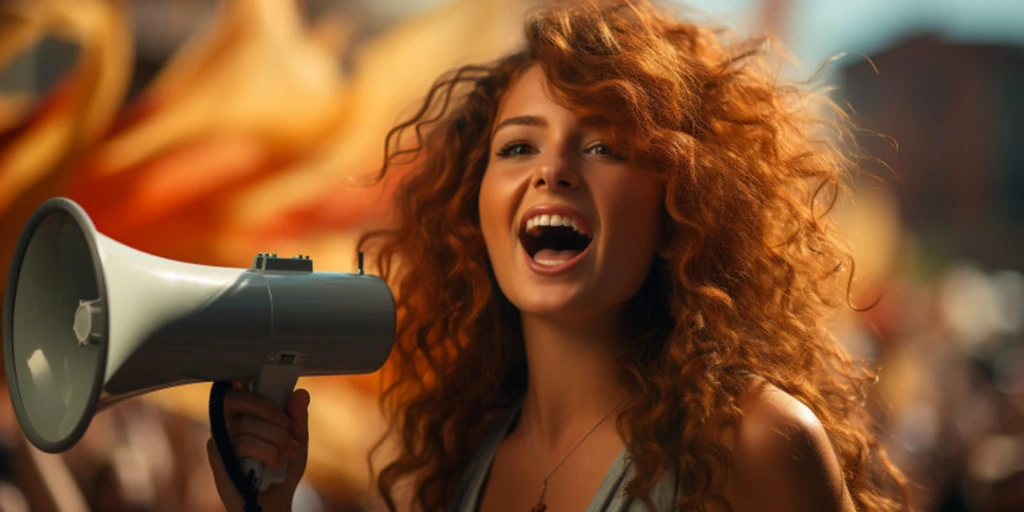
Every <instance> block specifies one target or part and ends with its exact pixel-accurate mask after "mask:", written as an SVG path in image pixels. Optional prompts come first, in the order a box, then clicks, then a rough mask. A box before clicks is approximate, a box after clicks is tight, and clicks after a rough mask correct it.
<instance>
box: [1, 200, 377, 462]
mask: <svg viewBox="0 0 1024 512" xmlns="http://www.w3.org/2000/svg"><path fill="white" fill-rule="evenodd" d="M394 334H395V308H394V301H393V299H392V296H391V292H390V290H389V289H388V287H387V285H386V284H385V283H384V281H383V280H381V279H380V278H378V277H375V276H370V275H363V274H362V273H361V272H360V273H359V274H346V273H328V272H313V271H312V261H311V260H310V259H309V258H308V257H296V258H287V259H285V258H277V257H276V255H270V254H261V255H258V256H257V257H256V258H255V260H254V264H253V266H252V267H251V268H223V267H212V266H205V265H194V264H189V263H182V262H178V261H173V260H169V259H165V258H160V257H157V256H153V255H150V254H146V253H144V252H141V251H138V250H135V249H132V248H130V247H128V246H126V245H123V244H121V243H118V242H116V241H114V240H112V239H110V238H108V237H106V236H104V235H102V234H100V233H98V232H97V231H96V229H95V227H94V226H93V224H92V222H91V221H90V220H89V217H88V216H87V215H86V213H85V212H84V211H83V210H82V209H81V208H80V207H79V206H78V205H76V204H75V203H74V202H72V201H70V200H67V199H62V198H56V199H51V200H49V201H47V202H45V203H43V204H42V205H41V206H40V207H39V208H38V209H37V210H36V212H35V213H34V214H33V215H32V217H31V218H30V219H29V221H28V224H27V225H26V226H25V229H24V231H23V232H22V235H21V238H20V240H19V242H18V246H17V249H16V251H15V254H14V258H13V261H12V264H11V270H10V276H9V280H8V284H7V291H6V295H5V301H4V311H3V356H4V363H5V368H6V376H7V383H8V386H9V389H10V394H11V401H12V403H13V405H14V410H15V412H16V414H17V417H18V421H19V423H20V424H21V426H22V429H23V430H24V431H25V434H26V436H27V437H28V439H29V440H30V441H31V442H32V444H34V445H35V446H37V447H38V448H40V449H41V450H44V451H48V452H59V451H63V450H66V449H67V448H69V447H71V446H72V445H74V444H75V443H76V442H77V441H78V440H79V439H80V438H81V437H82V435H83V434H84V432H85V430H86V428H87V427H88V425H89V422H90V420H91V419H92V416H93V415H94V414H95V413H96V412H97V411H99V410H101V409H103V408H104V407H108V406H110V405H111V404H114V403H116V402H117V401H119V400H123V399H126V398H130V397H133V396H138V395H140V394H142V393H145V392H148V391H153V390H156V389H161V388H165V387H169V386H174V385H178V384H185V383H190V382H200V381H226V380H244V381H251V380H254V379H255V380H258V379H259V377H260V376H261V375H264V376H266V375H286V376H287V378H286V379H285V380H286V381H289V382H290V384H288V385H286V386H284V388H285V389H284V391H283V393H284V397H287V393H288V392H290V390H291V386H293V385H294V380H295V378H297V377H298V376H299V375H329V374H352V373H368V372H372V371H374V370H376V369H378V368H380V366H381V365H383V363H384V361H385V360H386V359H387V357H388V354H389V353H390V352H391V345H392V343H393V340H394ZM268 368H274V369H275V370H274V372H276V373H274V372H268V371H267V369H268ZM281 368H285V369H287V371H284V372H282V371H280V369H281ZM274 378H277V377H274ZM278 387H281V386H278ZM270 398H272V399H274V400H275V401H278V402H280V401H281V397H280V396H278V397H270Z"/></svg>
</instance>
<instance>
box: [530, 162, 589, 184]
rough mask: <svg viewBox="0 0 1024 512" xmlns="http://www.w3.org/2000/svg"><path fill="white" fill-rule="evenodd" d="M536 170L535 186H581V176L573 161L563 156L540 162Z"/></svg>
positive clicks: (534, 176)
mask: <svg viewBox="0 0 1024 512" xmlns="http://www.w3.org/2000/svg"><path fill="white" fill-rule="evenodd" d="M538 164H539V165H538V166H537V168H536V169H535V170H534V175H533V186H534V188H545V187H546V188H549V189H568V190H576V189H577V188H579V186H580V176H579V173H578V172H577V171H576V169H574V168H573V165H572V162H570V160H569V159H568V158H565V157H563V156H560V155H559V156H553V157H552V158H548V159H545V160H544V161H541V162H538Z"/></svg>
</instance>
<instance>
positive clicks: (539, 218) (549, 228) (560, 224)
mask: <svg viewBox="0 0 1024 512" xmlns="http://www.w3.org/2000/svg"><path fill="white" fill-rule="evenodd" d="M519 241H520V243H521V244H522V245H523V249H525V250H526V253H527V254H528V255H529V256H530V258H531V259H533V261H535V262H537V263H539V264H541V265H545V266H558V265H561V264H563V263H566V262H568V261H571V260H572V259H573V258H576V257H577V256H579V255H580V254H582V253H583V251H585V250H586V249H587V247H589V246H590V242H591V241H593V236H592V235H591V234H590V233H589V232H588V230H587V228H586V227H584V226H583V224H582V222H580V221H579V220H578V219H574V218H572V217H569V216H566V215H548V214H543V215H536V216H534V217H532V218H530V219H527V221H526V222H525V223H524V224H523V227H522V229H521V230H520V232H519Z"/></svg>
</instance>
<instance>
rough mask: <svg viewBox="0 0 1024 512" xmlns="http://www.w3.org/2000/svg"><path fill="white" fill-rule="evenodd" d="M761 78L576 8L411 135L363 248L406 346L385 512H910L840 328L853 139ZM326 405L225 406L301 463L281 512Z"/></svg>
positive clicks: (655, 22)
mask: <svg viewBox="0 0 1024 512" xmlns="http://www.w3.org/2000/svg"><path fill="white" fill-rule="evenodd" d="M769 70H770V67H769V66H768V65H766V58H765V57H764V56H761V55H760V54H759V52H758V51H757V47H755V46H753V45H752V44H740V45H738V46H727V45H724V44H723V43H722V42H720V40H719V38H718V37H716V35H715V33H713V32H712V31H711V30H709V29H707V28H705V27H702V26H697V25H693V24H689V23H685V22H680V21H676V20H674V19H672V18H671V17H670V16H668V15H667V14H665V13H663V12H661V11H659V10H657V9H655V8H654V7H652V6H650V5H648V4H646V3H644V2H642V1H626V0H621V1H616V2H602V3H600V4H589V3H588V4H586V5H560V6H556V7H552V8H549V9H547V10H544V11H541V12H539V13H537V14H535V15H534V16H533V17H531V18H530V19H529V21H528V22H527V24H526V45H525V48H524V49H523V50H522V51H521V52H519V53H516V54H514V55H511V56H508V57H506V58H504V59H502V60H500V61H498V62H497V63H495V64H493V65H490V66H470V67H465V68H462V69H460V70H457V71H455V72H453V73H451V74H449V75H447V76H445V77H442V79H441V80H439V81H438V82H437V84H435V86H434V87H433V89H432V90H431V91H430V94H429V96H428V98H427V100H426V102H425V104H424V105H423V107H422V109H421V110H420V112H419V113H418V114H417V115H416V116H414V118H413V119H412V120H410V121H409V122H407V123H405V124H403V125H400V126H399V127H397V128H396V129H395V130H394V131H393V132H392V134H391V136H390V137H389V145H388V146H389V151H388V159H387V163H386V165H385V172H386V171H387V170H388V168H389V167H393V166H394V165H395V164H396V162H402V161H409V159H415V164H416V165H415V171H413V172H411V173H409V174H408V175H406V176H404V177H403V178H402V182H401V186H400V187H399V190H398V193H397V205H396V224H395V229H394V230H393V231H388V232H384V233H376V234H374V235H372V236H371V237H369V241H375V242H376V243H378V244H379V245H378V246H376V249H377V250H378V251H379V252H378V254H379V265H380V268H381V269H382V273H383V274H384V275H385V277H386V278H387V279H389V282H391V283H392V285H393V289H394V291H395V293H396V296H397V304H398V313H399V320H400V321H399V325H400V327H399V332H398V337H397V341H396V346H395V349H394V353H393V355H392V362H391V370H392V375H393V379H392V383H391V384H390V386H389V387H388V389H387V390H386V392H385V393H384V395H383V400H384V404H385V405H386V409H387V410H388V411H389V412H390V413H391V417H390V427H391V428H390V432H389V434H390V436H391V439H393V440H396V441H397V445H398V447H399V448H400V451H399V453H398V455H397V458H395V459H394V460H393V461H391V462H390V463H388V464H387V465H385V466H384V467H383V469H381V470H380V472H379V475H378V478H377V479H378V487H379V490H380V492H381V494H382V497H383V501H384V503H385V504H386V505H387V507H388V508H389V509H392V510H395V509H403V510H404V509H416V510H428V511H435V510H453V511H472V510H483V511H488V512H491V511H505V510H508V511H519V512H523V511H526V510H535V511H543V510H545V509H549V510H552V511H565V510H592V511H594V510H601V511H605V510H609V511H611V510H614V511H620V510H733V511H775V510H778V511H815V512H819V511H839V510H842V511H849V510H871V511H876V510H896V509H901V508H903V507H905V505H903V502H904V500H905V498H904V496H903V493H902V485H903V484H902V477H901V475H900V473H899V472H898V470H896V469H895V468H894V467H892V466H891V465H890V464H889V463H888V461H887V460H886V458H885V456H884V453H883V451H882V450H881V448H880V447H879V446H878V443H877V442H876V440H875V439H874V437H873V434H872V432H871V430H870V427H869V425H868V423H867V421H866V420H867V418H866V416H865V412H864V410H863V406H862V403H863V400H864V399H865V394H866V392H867V386H868V384H869V383H870V382H871V380H872V375H870V374H869V373H868V372H865V371H864V370H863V369H862V368H860V367H859V366H857V365H855V364H854V363H852V362H851V361H850V359H849V358H848V356H847V355H846V354H845V352H844V351H843V349H842V348H841V347H840V346H839V345H838V344H837V343H836V341H835V339H834V337H833V336H832V335H831V334H830V333H829V331H828V330H827V329H826V325H825V320H826V315H827V313H828V312H829V310H830V309H831V308H833V307H835V306H837V305H840V304H845V295H844V294H845V293H846V292H847V291H848V284H847V283H848V282H849V280H850V279H851V276H850V271H851V270H852V264H851V262H850V261H849V260H850V257H849V252H848V251H847V250H846V249H844V245H843V243H842V241H841V239H840V238H839V237H837V235H836V233H835V229H834V227H833V225H832V224H831V223H830V221H829V218H828V216H827V213H828V210H829V209H830V207H831V205H832V204H833V202H834V201H835V199H836V196H837V195H838V194H839V193H840V191H841V190H842V182H841V179H842V178H843V175H844V172H845V171H847V170H848V168H849V167H850V164H851V160H850V159H849V158H848V157H847V156H846V155H845V154H844V153H843V151H842V150H841V148H839V147H838V146H837V145H836V143H835V142H834V140H836V139H834V138H831V137H830V136H829V134H827V133H823V132H822V128H828V127H832V128H837V129H839V130H840V131H842V127H841V125H836V124H832V122H831V121H826V120H825V118H823V117H821V116H822V113H821V112H819V109H818V108H817V107H821V106H823V105H825V106H827V105H829V103H828V102H827V100H824V99H822V98H818V97H815V96H814V95H812V94H810V93H807V92H805V91H802V90H800V89H798V88H794V87H789V86H785V85H781V84H780V83H779V81H778V77H776V76H775V75H774V74H772V73H771V72H770V71H769ZM409 132H414V133H415V137H412V136H406V135H410V133H409ZM410 138H412V139H414V140H413V144H412V146H411V147H410V146H409V145H404V146H403V144H404V143H405V142H407V141H408V140H409V139H410ZM308 399H309V397H308V395H306V394H305V393H304V392H302V391H299V392H297V393H296V394H295V395H294V396H293V399H292V401H291V402H290V403H289V407H288V410H287V412H288V416H289V417H290V420H289V419H288V418H285V417H284V416H280V415H279V412H280V411H277V410H275V408H274V407H273V405H272V404H270V403H269V402H268V401H266V400H263V399H261V398H260V397H258V396H255V395H252V394H246V393H243V392H240V391H237V392H233V393H231V394H229V396H228V397H227V399H226V403H225V407H226V411H227V412H226V414H227V415H228V418H229V426H230V431H231V433H232V435H233V436H234V437H233V439H234V442H235V445H236V446H235V447H236V451H237V452H238V454H239V455H242V456H249V457H253V458H256V459H259V460H262V461H264V462H265V463H267V464H269V465H272V466H273V465H277V464H280V463H281V462H282V461H283V460H285V459H288V460H290V462H289V470H290V477H289V480H288V482H286V483H285V484H282V485H281V486H278V487H277V488H272V489H270V490H268V491H267V492H265V493H264V494H263V495H262V496H261V497H260V500H261V503H262V504H263V507H264V510H271V509H273V510H277V509H287V508H288V507H289V505H290V500H291V495H292V493H293V492H294V488H295V484H296V483H297V482H298V479H299V477H300V475H301V473H302V469H303V466H304V459H305V449H306V430H305V422H306V412H305V405H306V404H307V403H308ZM211 454H212V457H211V459H212V460H211V462H212V464H213V466H214V470H215V475H216V477H217V480H218V488H219V489H220V491H221V497H222V498H223V499H224V501H225V504H227V505H228V508H229V510H239V509H240V501H239V499H238V495H237V494H236V493H235V492H234V490H233V488H231V486H230V483H229V482H228V481H227V480H226V478H225V476H224V474H223V470H222V468H221V467H220V464H219V460H218V459H217V457H216V452H215V451H212V452H211Z"/></svg>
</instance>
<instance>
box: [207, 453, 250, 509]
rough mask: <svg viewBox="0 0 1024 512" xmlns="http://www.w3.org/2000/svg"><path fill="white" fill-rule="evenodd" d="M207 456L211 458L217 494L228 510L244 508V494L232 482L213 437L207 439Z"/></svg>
mask: <svg viewBox="0 0 1024 512" xmlns="http://www.w3.org/2000/svg"><path fill="white" fill-rule="evenodd" d="M206 456H207V457H209V459H210V468H211V469H213V483H214V485H215V486H216V487H217V494H219V495H220V501H221V502H223V503H224V508H225V509H227V510H241V509H242V495H240V494H238V490H237V489H235V484H233V483H231V479H230V478H228V473H227V471H226V470H225V469H224V461H222V460H220V453H219V452H218V451H217V445H216V444H215V443H214V442H213V438H210V440H208V441H206Z"/></svg>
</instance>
